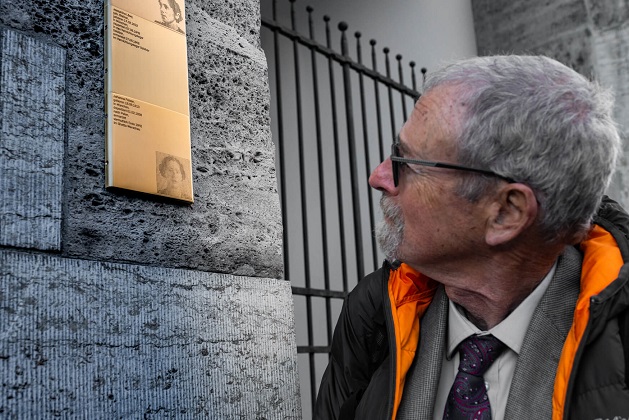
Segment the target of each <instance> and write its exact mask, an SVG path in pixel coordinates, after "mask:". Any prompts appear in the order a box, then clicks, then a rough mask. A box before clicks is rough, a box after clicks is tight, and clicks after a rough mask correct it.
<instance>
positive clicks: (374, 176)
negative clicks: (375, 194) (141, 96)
mask: <svg viewBox="0 0 629 420" xmlns="http://www.w3.org/2000/svg"><path fill="white" fill-rule="evenodd" d="M369 185H371V187H372V188H374V189H376V190H378V191H382V192H386V193H387V194H389V195H397V192H398V189H397V187H396V186H395V185H394V183H393V162H391V159H390V158H387V159H386V160H384V161H383V162H381V163H380V165H378V166H377V167H376V169H374V170H373V172H372V173H371V176H370V177H369Z"/></svg>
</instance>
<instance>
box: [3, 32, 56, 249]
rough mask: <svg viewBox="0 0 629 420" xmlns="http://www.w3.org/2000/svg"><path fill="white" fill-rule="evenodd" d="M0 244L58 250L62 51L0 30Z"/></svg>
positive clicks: (29, 38) (26, 37)
mask: <svg viewBox="0 0 629 420" xmlns="http://www.w3.org/2000/svg"><path fill="white" fill-rule="evenodd" d="M0 37H1V49H2V51H1V53H0V60H1V66H2V68H1V70H0V75H1V76H0V77H1V79H0V109H1V111H0V112H1V125H2V127H1V132H0V136H1V137H0V244H1V245H8V246H15V247H23V248H37V249H42V250H58V249H59V248H60V246H61V188H62V173H63V153H64V115H65V51H64V50H63V49H62V48H60V47H58V46H55V45H52V44H47V43H44V42H41V41H39V40H36V39H34V38H31V37H28V36H26V35H23V34H20V33H18V32H15V31H12V30H7V29H2V31H1V32H0Z"/></svg>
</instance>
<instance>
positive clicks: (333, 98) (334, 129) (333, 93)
mask: <svg viewBox="0 0 629 420" xmlns="http://www.w3.org/2000/svg"><path fill="white" fill-rule="evenodd" d="M323 20H324V21H325V37H326V45H327V47H328V48H332V40H331V38H330V17H329V16H327V15H326V16H324V17H323ZM328 73H329V75H330V100H331V102H332V135H333V137H334V162H335V167H336V194H337V201H338V209H339V215H338V216H339V235H340V242H341V267H342V281H343V291H344V292H347V278H348V274H347V255H346V246H345V221H344V220H343V214H344V212H343V188H342V182H341V181H342V180H341V162H340V154H339V130H338V113H337V109H336V87H335V82H334V62H333V61H332V57H330V56H328Z"/></svg>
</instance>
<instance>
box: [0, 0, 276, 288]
mask: <svg viewBox="0 0 629 420" xmlns="http://www.w3.org/2000/svg"><path fill="white" fill-rule="evenodd" d="M258 7H259V6H258V3H257V1H256V0H243V1H230V2H223V1H220V2H219V1H216V0H214V1H208V0H188V1H187V2H186V12H187V16H186V19H187V22H186V25H187V37H188V58H189V69H190V70H189V72H190V78H189V90H190V110H191V139H192V168H193V174H192V177H193V182H194V189H195V197H194V200H195V203H194V204H193V205H191V206H187V205H179V204H173V203H169V202H165V201H163V200H161V199H159V198H154V197H146V196H138V195H134V194H122V193H114V192H111V191H108V190H105V188H104V183H105V178H104V161H105V155H104V142H105V138H104V135H105V133H104V113H103V104H104V84H103V80H104V76H103V59H104V56H103V33H102V27H103V14H104V11H103V1H100V0H86V1H82V2H61V1H59V0H52V1H42V0H24V1H20V2H18V3H10V2H5V1H2V2H0V20H1V21H2V23H3V24H4V25H7V26H11V27H13V28H16V29H19V30H21V31H26V32H32V33H37V34H39V35H40V36H42V37H46V38H47V39H50V40H52V41H54V42H56V43H57V44H59V45H61V46H62V47H65V48H66V50H67V62H68V64H67V66H66V68H67V69H68V74H67V75H66V80H67V83H66V92H65V94H66V102H67V107H66V109H67V115H66V129H67V133H66V135H67V144H66V161H65V163H64V174H63V184H64V200H63V201H64V221H63V225H62V229H63V230H62V236H63V254H64V255H66V256H73V257H77V258H86V259H95V260H109V261H111V260H116V261H121V262H132V263H141V264H150V265H161V266H169V267H182V268H192V269H198V270H204V271H217V272H223V273H232V274H243V275H252V276H259V277H274V278H279V277H281V276H282V273H283V267H282V255H281V254H282V225H281V210H280V204H279V197H278V194H277V182H276V174H275V164H274V154H275V153H274V145H273V142H272V139H271V132H270V122H269V103H270V97H269V92H268V86H267V73H266V61H265V58H264V54H263V53H262V51H261V50H260V48H259V40H258V34H259V19H260V18H259V9H258Z"/></svg>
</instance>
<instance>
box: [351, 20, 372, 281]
mask: <svg viewBox="0 0 629 420" xmlns="http://www.w3.org/2000/svg"><path fill="white" fill-rule="evenodd" d="M354 35H355V36H356V57H357V59H358V64H363V56H362V50H361V47H360V37H361V33H360V32H356V33H355V34H354ZM358 84H359V86H360V112H361V115H362V123H363V142H364V143H363V144H364V147H365V169H366V170H367V177H366V178H365V179H369V175H370V174H371V159H369V135H368V131H369V127H368V126H367V109H366V105H365V82H364V77H363V74H362V73H358ZM367 197H368V200H367V201H368V203H369V232H370V235H369V236H370V237H371V255H372V265H373V270H374V271H375V270H376V269H377V268H378V267H377V265H378V248H377V246H376V237H375V235H374V234H373V232H374V227H375V225H376V221H375V216H374V213H373V196H372V191H371V187H369V186H367Z"/></svg>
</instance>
